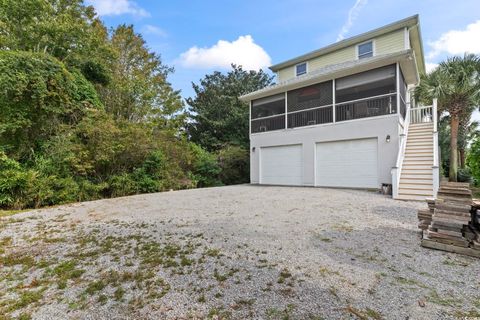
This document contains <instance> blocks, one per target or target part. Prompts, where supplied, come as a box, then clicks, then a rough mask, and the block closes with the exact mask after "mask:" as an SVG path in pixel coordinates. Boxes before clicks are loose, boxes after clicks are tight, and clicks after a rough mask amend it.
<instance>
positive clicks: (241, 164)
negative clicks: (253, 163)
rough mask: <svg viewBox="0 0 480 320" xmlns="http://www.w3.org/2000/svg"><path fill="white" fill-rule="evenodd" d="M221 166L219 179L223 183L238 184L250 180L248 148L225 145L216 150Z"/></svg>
mask: <svg viewBox="0 0 480 320" xmlns="http://www.w3.org/2000/svg"><path fill="white" fill-rule="evenodd" d="M218 162H219V165H220V168H221V172H220V180H221V181H222V182H223V183H224V184H227V185H229V184H240V183H248V182H249V181H250V154H249V150H248V149H245V148H242V147H239V146H226V147H224V148H223V149H221V150H220V151H219V152H218Z"/></svg>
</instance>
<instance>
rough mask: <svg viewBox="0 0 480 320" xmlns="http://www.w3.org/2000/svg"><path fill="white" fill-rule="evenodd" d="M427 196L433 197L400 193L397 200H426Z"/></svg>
mask: <svg viewBox="0 0 480 320" xmlns="http://www.w3.org/2000/svg"><path fill="white" fill-rule="evenodd" d="M427 198H431V196H419V195H408V194H407V195H404V194H402V195H401V194H399V195H398V197H396V198H395V199H396V200H413V201H425V200H426V199H427Z"/></svg>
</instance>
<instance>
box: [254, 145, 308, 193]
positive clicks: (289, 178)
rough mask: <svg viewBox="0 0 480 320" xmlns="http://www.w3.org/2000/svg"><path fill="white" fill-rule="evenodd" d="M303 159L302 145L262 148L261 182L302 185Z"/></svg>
mask: <svg viewBox="0 0 480 320" xmlns="http://www.w3.org/2000/svg"><path fill="white" fill-rule="evenodd" d="M302 159H303V157H302V145H289V146H278V147H265V148H261V151H260V183H262V184H280V185H290V186H295V185H302V183H303V160H302Z"/></svg>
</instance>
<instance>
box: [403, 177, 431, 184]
mask: <svg viewBox="0 0 480 320" xmlns="http://www.w3.org/2000/svg"><path fill="white" fill-rule="evenodd" d="M402 183H403V184H414V185H429V186H432V185H433V179H432V176H430V178H424V179H418V178H415V179H413V178H412V179H408V178H404V177H401V178H400V184H402Z"/></svg>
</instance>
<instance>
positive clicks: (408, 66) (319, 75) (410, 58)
mask: <svg viewBox="0 0 480 320" xmlns="http://www.w3.org/2000/svg"><path fill="white" fill-rule="evenodd" d="M397 62H398V63H400V68H401V69H402V72H403V76H404V77H405V82H406V83H407V84H413V85H416V84H417V83H418V81H419V76H418V72H417V65H416V62H415V52H414V51H413V50H411V49H409V50H404V51H400V52H397V53H391V54H384V55H379V56H375V57H371V58H366V59H361V60H355V61H348V62H344V63H339V64H334V65H330V66H327V67H324V68H321V69H318V70H315V71H312V72H310V73H307V74H306V75H303V76H300V77H297V78H293V79H289V80H286V81H283V82H280V83H277V84H274V85H272V86H269V87H266V88H263V89H261V90H257V91H254V92H251V93H248V94H246V95H243V96H241V97H240V100H241V101H244V102H249V101H251V100H254V99H259V98H263V97H267V96H270V95H273V94H278V93H282V92H285V91H288V90H294V89H298V88H301V87H305V86H308V85H311V84H315V83H319V82H323V81H328V80H332V79H336V78H341V77H345V76H348V75H351V74H355V73H359V72H363V71H367V70H371V69H374V68H379V67H383V66H386V65H389V64H393V63H397Z"/></svg>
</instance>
